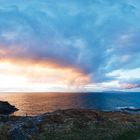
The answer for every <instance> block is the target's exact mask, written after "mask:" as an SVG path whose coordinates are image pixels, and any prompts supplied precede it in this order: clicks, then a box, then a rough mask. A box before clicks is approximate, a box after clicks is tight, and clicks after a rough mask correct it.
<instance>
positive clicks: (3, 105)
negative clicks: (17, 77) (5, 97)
mask: <svg viewBox="0 0 140 140" xmlns="http://www.w3.org/2000/svg"><path fill="white" fill-rule="evenodd" d="M17 110H18V109H17V108H16V107H15V106H13V105H11V104H9V103H8V102H6V101H0V114H3V115H9V114H12V113H14V112H15V111H17Z"/></svg>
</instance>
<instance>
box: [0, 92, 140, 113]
mask: <svg viewBox="0 0 140 140" xmlns="http://www.w3.org/2000/svg"><path fill="white" fill-rule="evenodd" d="M0 100H5V101H8V102H9V103H11V104H13V105H15V106H16V107H17V108H18V109H19V111H18V112H16V113H15V115H25V114H28V115H37V114H41V113H44V112H48V111H54V110H57V109H67V108H94V109H99V110H115V109H116V108H117V107H135V108H140V93H2V94H0Z"/></svg>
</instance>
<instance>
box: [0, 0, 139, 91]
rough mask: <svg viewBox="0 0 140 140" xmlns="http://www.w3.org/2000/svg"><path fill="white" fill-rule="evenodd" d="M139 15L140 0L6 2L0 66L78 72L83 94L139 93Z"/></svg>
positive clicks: (1, 5) (0, 25)
mask: <svg viewBox="0 0 140 140" xmlns="http://www.w3.org/2000/svg"><path fill="white" fill-rule="evenodd" d="M139 13H140V1H138V0H133V1H131V0H128V1H122V0H117V1H115V0H71V1H66V0H59V1H57V0H39V1H38V0H30V1H29V0H13V1H12V2H11V1H10V0H1V1H0V60H1V62H2V61H4V60H6V61H7V60H8V61H9V60H10V62H11V61H12V62H15V60H16V61H19V62H21V61H24V63H26V62H27V61H31V62H32V63H35V62H36V63H51V65H52V64H53V66H54V65H56V66H57V67H59V68H60V67H62V68H67V69H74V70H75V71H76V73H80V75H81V79H83V76H85V77H86V78H85V79H86V80H85V81H86V82H84V83H85V87H84V88H91V89H92V88H93V89H95V90H96V88H97V89H101V90H104V88H108V89H110V88H114V89H115V87H114V86H115V85H114V83H119V84H121V83H122V86H120V87H122V88H123V89H125V88H136V87H139V86H136V85H139V83H137V82H138V81H140V75H139V68H140V61H139V56H140V47H139V44H140V39H139V38H140V26H139V25H140V15H139ZM27 63H28V62H27ZM44 67H45V68H46V67H47V66H46V65H45V66H44ZM130 71H131V72H130ZM46 73H47V72H46ZM58 73H59V71H58ZM70 73H71V72H70ZM21 75H22V74H21ZM53 75H55V74H53ZM78 77H80V76H78ZM61 79H62V77H61ZM64 79H65V78H64ZM74 79H75V77H73V79H72V80H70V81H73V80H74ZM89 79H90V80H89ZM57 80H58V79H57ZM58 81H59V80H58ZM87 81H88V82H87ZM116 81H117V82H116ZM134 81H135V82H134ZM56 83H57V82H56ZM119 84H118V87H119ZM82 85H83V82H82ZM110 85H114V86H110ZM133 85H134V86H133ZM95 86H96V87H95ZM108 89H107V90H108ZM116 89H117V85H116Z"/></svg>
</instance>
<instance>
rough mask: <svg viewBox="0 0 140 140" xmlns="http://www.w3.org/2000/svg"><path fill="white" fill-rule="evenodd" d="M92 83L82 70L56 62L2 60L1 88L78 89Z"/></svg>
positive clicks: (0, 63)
mask: <svg viewBox="0 0 140 140" xmlns="http://www.w3.org/2000/svg"><path fill="white" fill-rule="evenodd" d="M89 82H90V77H89V76H88V75H86V74H85V73H84V72H83V71H82V70H80V69H78V68H74V67H72V66H71V67H70V66H69V67H64V66H62V65H60V64H57V63H56V62H51V61H37V62H35V60H31V59H15V58H13V59H12V58H9V59H8V58H5V59H2V60H0V88H8V89H9V90H10V89H12V90H14V89H17V88H18V89H25V90H26V88H27V89H29V88H30V89H32V90H36V88H37V87H38V88H40V89H41V88H43V89H46V88H50V87H51V88H53V87H54V88H55V87H57V86H59V87H65V88H68V87H75V86H76V87H77V86H81V85H85V84H87V83H89Z"/></svg>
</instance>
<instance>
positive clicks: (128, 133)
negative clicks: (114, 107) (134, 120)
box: [34, 121, 140, 140]
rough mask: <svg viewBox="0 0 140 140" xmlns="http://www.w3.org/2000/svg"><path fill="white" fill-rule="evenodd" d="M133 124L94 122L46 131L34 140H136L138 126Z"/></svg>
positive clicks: (138, 136) (138, 132) (139, 130)
mask: <svg viewBox="0 0 140 140" xmlns="http://www.w3.org/2000/svg"><path fill="white" fill-rule="evenodd" d="M134 126H135V124H127V123H126V124H125V123H124V124H121V123H118V122H113V121H107V122H100V123H97V122H94V123H92V124H90V125H88V126H85V127H81V126H80V127H77V126H73V127H72V128H71V129H70V130H69V131H63V130H62V131H60V130H54V131H48V132H47V131H46V132H43V133H40V134H39V135H36V137H34V140H137V139H138V138H140V128H135V127H134Z"/></svg>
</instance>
